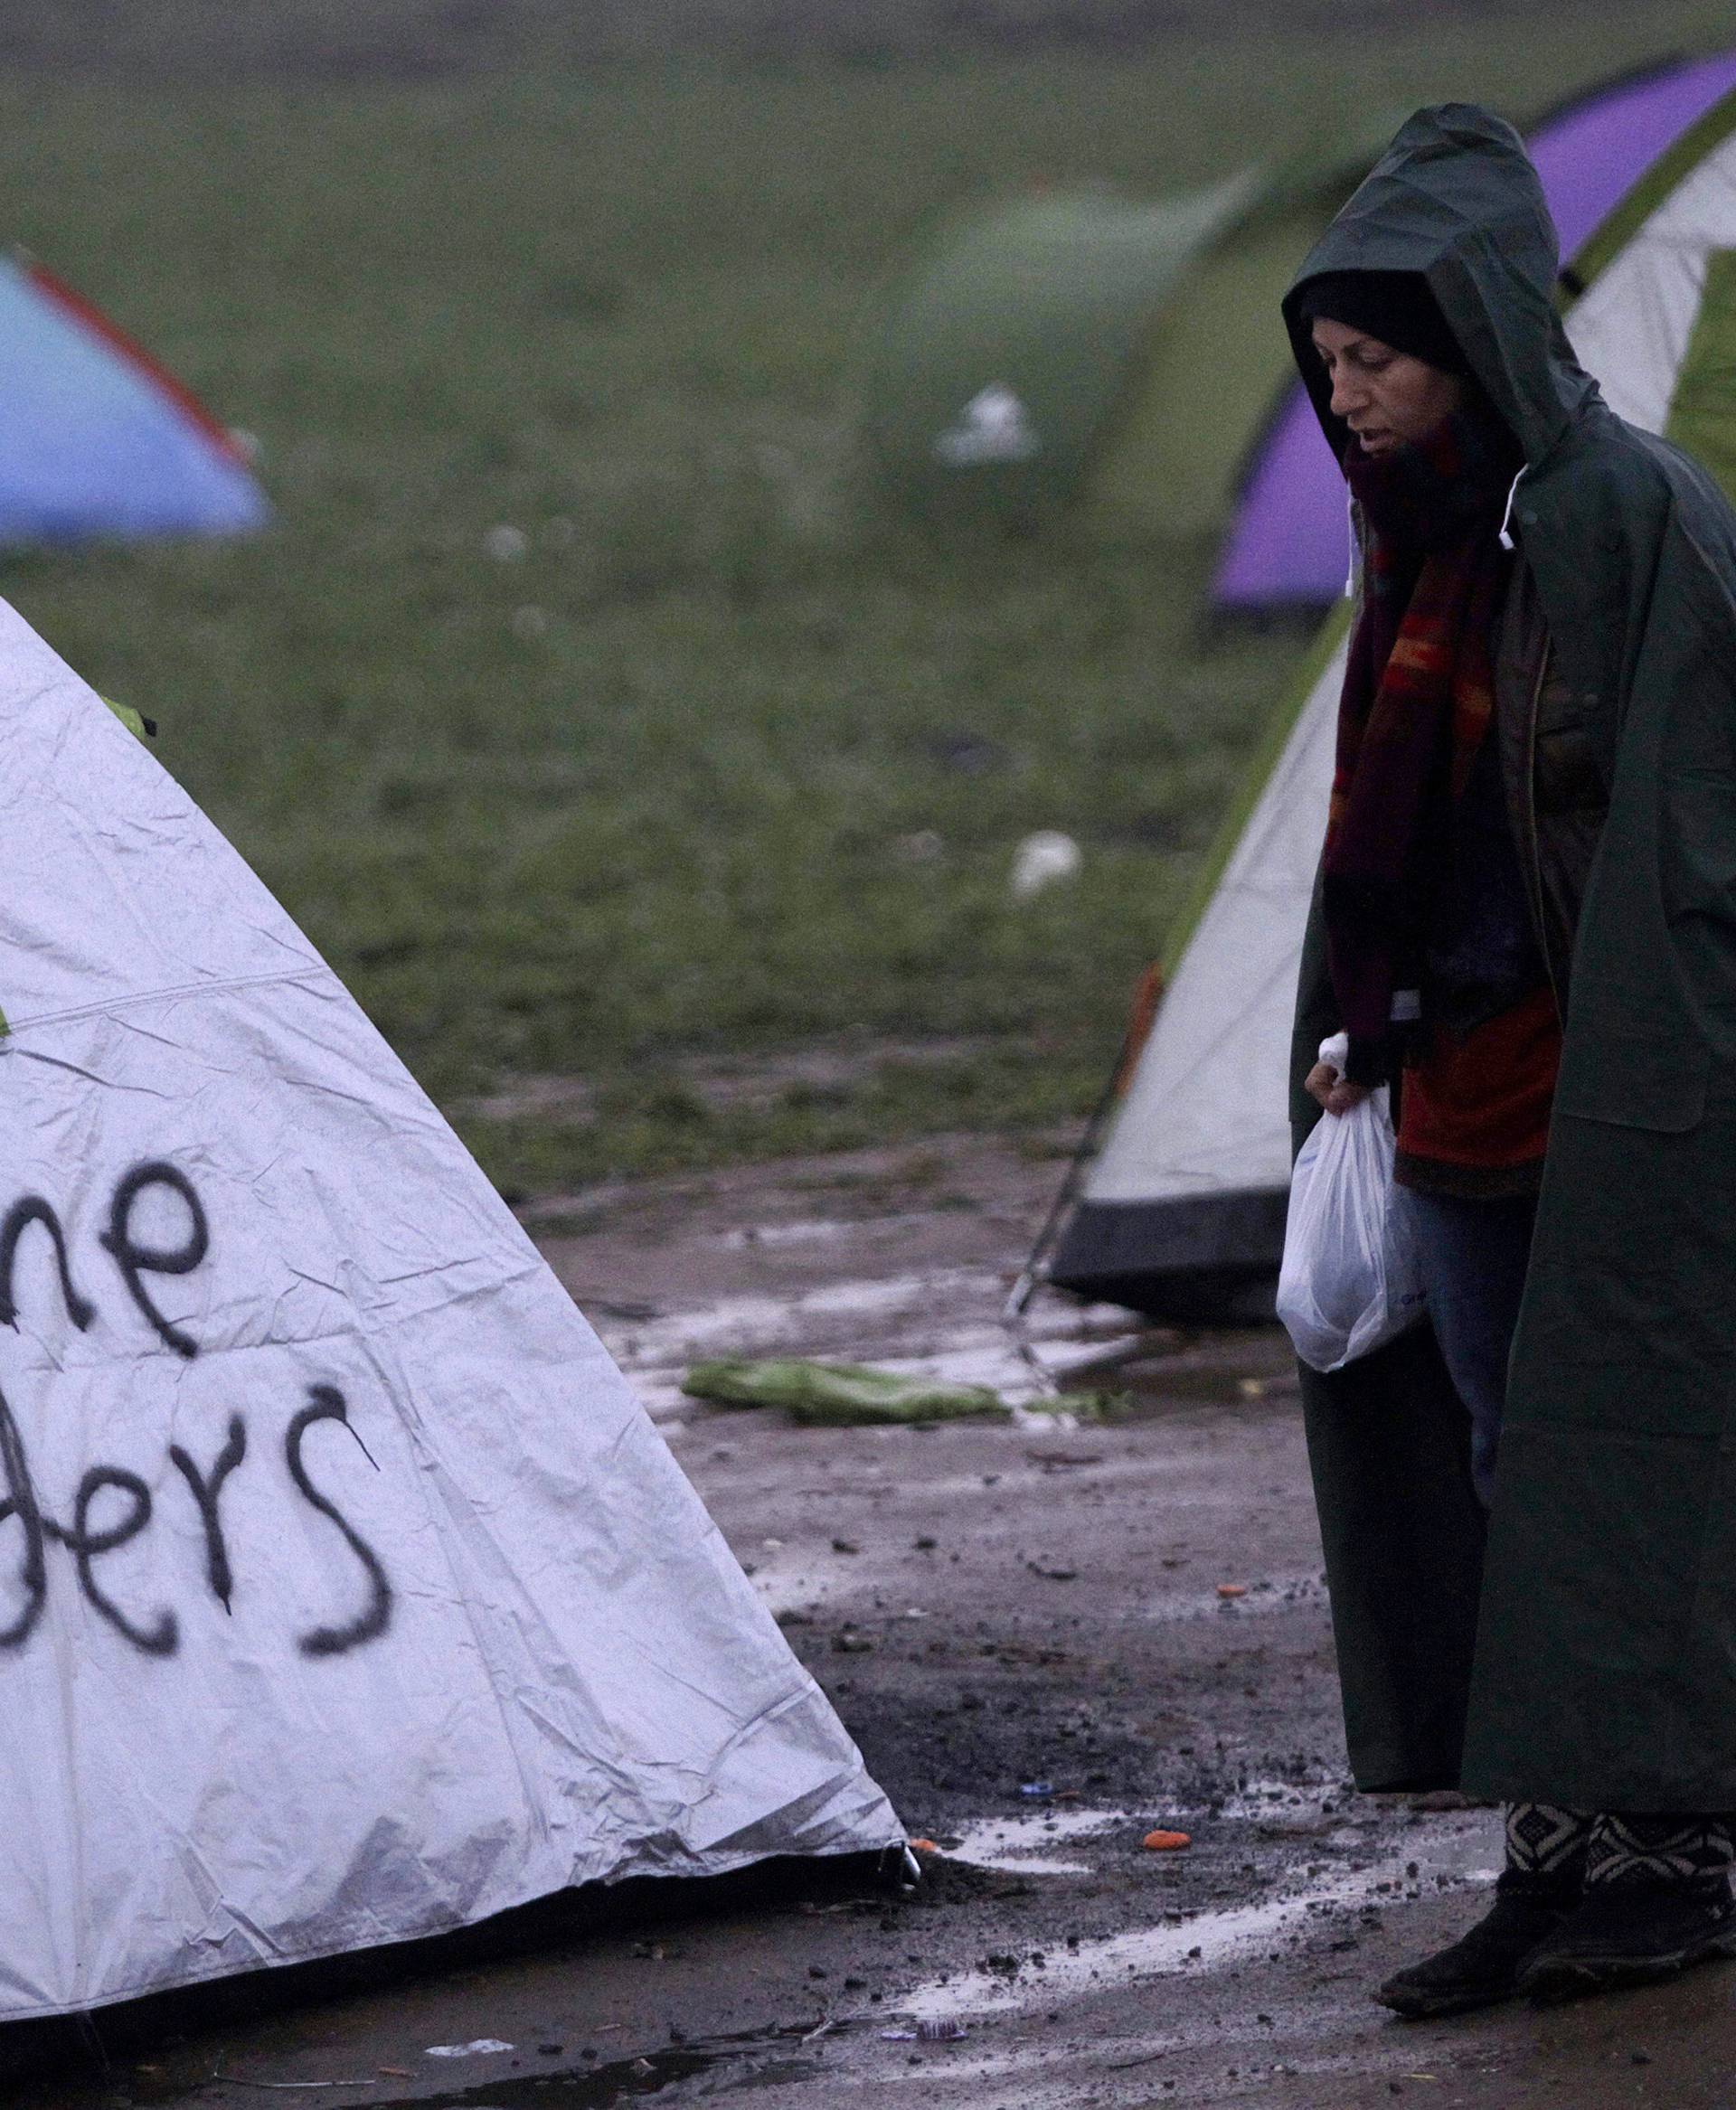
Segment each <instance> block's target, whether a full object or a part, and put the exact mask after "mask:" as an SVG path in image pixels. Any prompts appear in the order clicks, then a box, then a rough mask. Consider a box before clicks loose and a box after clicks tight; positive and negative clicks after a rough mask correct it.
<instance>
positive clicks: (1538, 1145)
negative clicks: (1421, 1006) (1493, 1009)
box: [1393, 984, 1561, 1195]
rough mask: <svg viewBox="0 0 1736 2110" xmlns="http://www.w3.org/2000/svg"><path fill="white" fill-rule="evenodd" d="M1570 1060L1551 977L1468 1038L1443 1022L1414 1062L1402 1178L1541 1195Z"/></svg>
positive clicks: (1447, 1188)
mask: <svg viewBox="0 0 1736 2110" xmlns="http://www.w3.org/2000/svg"><path fill="white" fill-rule="evenodd" d="M1560 1067H1561V1019H1560V1017H1559V1016H1558V1014H1557V1013H1556V1009H1555V994H1554V991H1553V990H1552V989H1551V988H1550V987H1549V986H1548V984H1544V985H1543V987H1542V988H1540V989H1539V990H1538V991H1537V992H1536V993H1535V994H1533V995H1532V996H1528V997H1526V998H1525V1000H1524V1002H1523V1003H1516V1004H1514V1007H1513V1008H1512V1010H1510V1011H1504V1012H1503V1013H1501V1014H1500V1015H1499V1017H1497V1018H1492V1019H1490V1020H1488V1021H1487V1022H1486V1023H1485V1024H1483V1025H1480V1026H1477V1027H1476V1028H1475V1029H1474V1030H1473V1031H1471V1032H1469V1033H1467V1034H1466V1035H1465V1036H1464V1038H1463V1039H1458V1038H1457V1037H1455V1036H1454V1035H1453V1034H1451V1033H1448V1032H1446V1031H1443V1030H1442V1029H1441V1028H1439V1027H1437V1028H1435V1029H1434V1031H1432V1032H1430V1033H1429V1035H1428V1037H1427V1038H1426V1039H1425V1041H1423V1044H1422V1046H1421V1048H1420V1050H1419V1051H1418V1053H1417V1054H1416V1055H1415V1056H1414V1057H1413V1059H1412V1060H1411V1061H1410V1062H1408V1063H1407V1064H1406V1065H1405V1069H1404V1077H1403V1082H1402V1085H1401V1093H1400V1105H1399V1135H1398V1158H1397V1162H1396V1163H1395V1165H1394V1167H1393V1178H1394V1179H1395V1180H1397V1182H1399V1184H1400V1185H1401V1186H1405V1187H1417V1188H1421V1189H1424V1190H1426V1191H1429V1192H1436V1193H1448V1194H1467V1195H1477V1194H1486V1195H1497V1194H1524V1193H1531V1192H1534V1191H1535V1189H1536V1186H1537V1183H1538V1181H1539V1180H1540V1178H1541V1177H1542V1173H1543V1152H1544V1149H1545V1147H1546V1146H1547V1144H1548V1142H1549V1115H1550V1107H1551V1106H1552V1103H1553V1101H1554V1097H1555V1077H1556V1072H1557V1071H1558V1069H1560Z"/></svg>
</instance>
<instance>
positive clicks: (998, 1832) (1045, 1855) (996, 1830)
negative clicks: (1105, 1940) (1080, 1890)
mask: <svg viewBox="0 0 1736 2110" xmlns="http://www.w3.org/2000/svg"><path fill="white" fill-rule="evenodd" d="M1132 1823H1133V1819H1132V1818H1131V1817H1130V1816H1129V1815H1128V1814H1127V1811H1125V1810H1044V1811H1043V1812H1042V1813H1040V1814H1039V1813H1034V1812H1033V1814H1031V1815H1030V1816H1028V1817H1024V1816H1021V1817H986V1818H984V1819H983V1820H982V1821H981V1822H980V1823H976V1824H967V1826H966V1827H965V1829H964V1831H963V1832H961V1833H960V1834H959V1835H958V1845H957V1846H955V1847H952V1848H950V1849H949V1850H948V1859H949V1860H964V1861H968V1862H969V1863H970V1864H971V1866H972V1867H973V1868H978V1869H999V1870H1006V1871H1007V1872H1009V1873H1011V1874H1015V1875H1021V1876H1088V1875H1090V1873H1091V1867H1090V1862H1089V1861H1082V1860H1062V1859H1061V1857H1060V1856H1059V1855H1057V1854H1055V1853H1053V1852H1052V1851H1050V1850H1051V1849H1052V1848H1053V1847H1057V1846H1064V1845H1065V1844H1066V1842H1068V1840H1070V1839H1092V1838H1096V1837H1097V1836H1098V1835H1099V1833H1101V1832H1112V1831H1113V1830H1114V1829H1115V1827H1116V1826H1117V1825H1118V1824H1125V1825H1131V1824H1132Z"/></svg>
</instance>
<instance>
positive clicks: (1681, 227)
mask: <svg viewBox="0 0 1736 2110" xmlns="http://www.w3.org/2000/svg"><path fill="white" fill-rule="evenodd" d="M1562 287H1563V298H1564V299H1565V300H1570V301H1571V306H1568V309H1567V315H1566V323H1567V332H1568V335H1569V336H1570V337H1571V340H1572V343H1573V346H1574V349H1575V351H1576V352H1577V353H1578V354H1579V356H1580V361H1581V362H1582V363H1583V364H1584V365H1585V367H1586V368H1587V369H1588V370H1589V371H1590V372H1591V373H1593V374H1595V375H1596V376H1597V377H1598V379H1599V381H1600V382H1601V383H1602V386H1603V392H1604V396H1605V398H1606V400H1608V401H1609V405H1610V407H1611V408H1612V409H1613V410H1616V411H1618V413H1619V414H1620V415H1621V416H1622V417H1624V418H1628V419H1631V420H1632V421H1633V422H1634V423H1635V424H1637V425H1641V426H1644V427H1645V428H1646V429H1647V430H1649V431H1654V432H1662V433H1665V435H1667V437H1669V438H1672V439H1675V440H1679V441H1680V442H1681V444H1682V445H1683V446H1684V447H1687V448H1688V449H1689V451H1690V452H1691V453H1693V454H1694V456H1696V457H1698V459H1699V460H1700V461H1702V462H1703V464H1704V465H1705V466H1706V467H1707V468H1709V469H1710V470H1711V471H1712V473H1713V475H1714V476H1717V477H1718V479H1719V481H1720V483H1721V484H1722V485H1723V487H1724V489H1725V490H1726V491H1727V492H1729V493H1730V494H1731V495H1732V496H1736V95H1731V96H1728V97H1726V98H1725V99H1724V100H1723V101H1722V102H1721V103H1720V104H1718V105H1717V107H1716V108H1714V109H1712V111H1711V112H1709V113H1708V115H1707V116H1706V117H1705V118H1703V119H1702V120H1701V121H1700V123H1699V124H1698V125H1697V126H1695V127H1694V128H1693V129H1692V130H1691V131H1689V132H1688V133H1687V134H1685V135H1684V137H1683V138H1682V139H1681V140H1680V141H1678V142H1677V144H1676V146H1675V147H1673V148H1672V149H1671V150H1670V152H1669V153H1668V154H1666V155H1665V156H1664V158H1663V159H1662V160H1661V161H1660V162H1659V163H1657V164H1656V165H1655V166H1654V167H1653V168H1652V169H1651V170H1650V171H1649V172H1648V173H1647V174H1646V176H1645V177H1644V178H1642V180H1641V181H1640V183H1639V184H1637V186H1636V187H1635V189H1634V190H1633V191H1632V192H1631V193H1629V194H1628V197H1627V198H1626V199H1625V200H1624V202H1623V203H1622V204H1621V205H1620V206H1619V207H1618V209H1617V210H1616V212H1614V213H1612V214H1611V215H1610V217H1609V220H1608V221H1605V223H1604V225H1603V226H1602V227H1601V228H1599V231H1597V233H1596V234H1594V235H1593V236H1592V238H1591V240H1590V242H1589V243H1588V244H1587V246H1586V248H1585V249H1584V250H1581V252H1580V255H1579V256H1578V257H1576V258H1575V259H1574V260H1573V263H1572V266H1571V268H1570V269H1568V270H1567V271H1564V272H1563V274H1562ZM1322 444H1324V442H1323V443H1322ZM1345 628H1346V623H1345V616H1344V610H1343V609H1340V610H1338V611H1337V612H1336V613H1335V614H1334V615H1333V616H1332V617H1329V618H1328V620H1327V623H1326V627H1325V629H1324V630H1323V632H1322V634H1321V638H1320V641H1319V645H1318V646H1317V648H1316V652H1315V654H1314V655H1313V657H1312V659H1311V661H1310V663H1309V664H1308V666H1307V669H1306V671H1305V672H1304V674H1302V675H1301V677H1300V678H1299V679H1298V681H1297V683H1296V685H1295V686H1294V688H1293V689H1292V690H1291V692H1290V693H1289V694H1288V696H1287V697H1286V699H1285V700H1284V702H1283V703H1282V705H1281V706H1280V708H1279V710H1278V714H1277V716H1276V718H1275V720H1274V721H1273V724H1272V726H1271V728H1270V730H1269V733H1268V737H1267V739H1266V741H1265V742H1264V744H1263V746H1262V749H1261V751H1260V755H1259V756H1258V757H1257V758H1256V759H1255V762H1254V765H1253V767H1252V768H1251V770H1250V777H1249V779H1248V782H1247V785H1246V786H1245V787H1244V791H1243V796H1242V797H1241V800H1240V801H1239V802H1238V805H1237V806H1236V808H1235V811H1234V812H1233V813H1232V815H1231V818H1230V821H1229V823H1228V824H1227V826H1226V828H1225V830H1224V832H1223V834H1222V836H1221V837H1220V841H1219V844H1218V849H1217V852H1216V853H1215V854H1214V856H1213V857H1212V859H1211V860H1210V861H1209V862H1208V867H1207V872H1206V876H1205V881H1204V883H1203V885H1202V886H1201V888H1200V889H1199V890H1198V891H1197V892H1196V895H1195V897H1194V903H1193V905H1192V906H1191V908H1190V909H1189V911H1188V912H1187V914H1185V915H1184V918H1182V921H1181V925H1180V928H1178V930H1177V931H1176V933H1175V936H1174V937H1173V938H1172V941H1171V945H1170V948H1169V951H1168V953H1167V955H1166V956H1165V963H1164V966H1165V992H1164V998H1163V1003H1162V1004H1161V1007H1160V1008H1159V1010H1158V1012H1157V1013H1156V1021H1155V1022H1154V1024H1153V1026H1152V1029H1151V1031H1150V1033H1149V1036H1148V1037H1147V1039H1146V1041H1145V1044H1144V1047H1143V1048H1142V1049H1140V1050H1137V1057H1136V1059H1134V1060H1127V1061H1124V1063H1123V1066H1122V1071H1121V1077H1120V1088H1119V1091H1118V1096H1117V1097H1116V1099H1115V1101H1114V1103H1113V1105H1112V1107H1111V1109H1110V1110H1109V1116H1108V1120H1107V1124H1106V1125H1105V1126H1103V1127H1102V1128H1101V1130H1100V1134H1101V1137H1102V1140H1101V1146H1100V1148H1099V1149H1098V1150H1097V1153H1096V1155H1095V1157H1094V1158H1093V1160H1092V1161H1091V1163H1090V1165H1089V1167H1088V1168H1087V1169H1086V1170H1085V1172H1084V1173H1083V1176H1082V1178H1081V1179H1080V1182H1079V1185H1078V1188H1077V1191H1076V1192H1075V1193H1073V1194H1071V1195H1070V1196H1069V1197H1068V1200H1067V1205H1066V1206H1065V1207H1064V1208H1062V1209H1061V1210H1058V1212H1057V1216H1056V1218H1055V1220H1054V1223H1053V1229H1054V1233H1055V1237H1054V1243H1053V1249H1052V1253H1051V1254H1050V1255H1049V1257H1048V1258H1046V1259H1044V1260H1043V1262H1042V1272H1043V1275H1044V1276H1046V1278H1047V1279H1048V1280H1050V1281H1052V1282H1053V1283H1055V1284H1056V1285H1058V1286H1061V1287H1062V1288H1065V1289H1071V1290H1073V1291H1076V1292H1078V1293H1079V1294H1080V1295H1090V1296H1097V1297H1103V1298H1106V1299H1109V1300H1111V1301H1113V1302H1116V1303H1119V1304H1126V1305H1132V1306H1133V1307H1135V1308H1136V1309H1137V1310H1141V1311H1146V1312H1149V1313H1151V1314H1154V1315H1156V1316H1159V1317H1170V1318H1177V1319H1184V1320H1186V1319H1203V1318H1224V1317H1235V1316H1241V1315H1249V1316H1251V1315H1255V1314H1260V1313H1262V1312H1263V1313H1268V1314H1269V1311H1270V1308H1271V1293H1272V1289H1273V1286H1274V1285H1275V1283H1276V1279H1277V1273H1278V1258H1279V1256H1280V1253H1281V1251H1282V1248H1283V1239H1284V1214H1285V1205H1286V1201H1287V1198H1288V1190H1289V1168H1290V1145H1289V1122H1288V1101H1289V1088H1290V1078H1289V1067H1290V1016H1291V1010H1292V1006H1293V1003H1294V999H1295V994H1296V984H1297V969H1298V966H1299V965H1300V959H1301V949H1302V937H1303V930H1304V928H1305V926H1306V924H1307V913H1308V902H1309V898H1310V894H1311V891H1312V888H1313V883H1314V874H1315V867H1316V863H1317V862H1318V858H1319V852H1320V842H1321V837H1322V835H1323V834H1324V833H1325V829H1326V796H1327V792H1328V790H1329V787H1330V785H1331V780H1332V755H1333V744H1334V738H1335V720H1336V715H1337V703H1338V692H1339V689H1340V687H1341V685H1342V682H1343V674H1344V639H1345Z"/></svg>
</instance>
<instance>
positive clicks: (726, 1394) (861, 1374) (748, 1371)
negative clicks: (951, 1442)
mask: <svg viewBox="0 0 1736 2110" xmlns="http://www.w3.org/2000/svg"><path fill="white" fill-rule="evenodd" d="M681 1389H682V1390H683V1391H684V1392H685V1393H686V1394H687V1396H688V1398H689V1399H710V1400H712V1401H714V1402H715V1403H716V1404H717V1405H718V1406H720V1407H781V1408H784V1410H785V1411H786V1412H787V1413H788V1415H789V1417H790V1418H791V1419H792V1420H795V1421H799V1422H803V1423H813V1424H819V1425H825V1426H830V1427H840V1428H847V1427H857V1426H865V1425H868V1424H872V1423H875V1422H901V1421H959V1420H963V1419H965V1418H967V1417H968V1416H971V1415H981V1414H992V1415H997V1416H1000V1417H1002V1418H1005V1416H1007V1415H1008V1414H1010V1413H1011V1412H1012V1409H1011V1408H1009V1407H1008V1406H1007V1404H1006V1402H1005V1400H1004V1399H1002V1398H1001V1396H1000V1394H999V1393H998V1392H995V1391H992V1390H991V1389H989V1388H988V1386H986V1385H949V1384H946V1383H944V1382H942V1381H941V1380H939V1379H935V1378H909V1377H900V1376H899V1375H898V1374H897V1372H895V1371H883V1370H873V1369H871V1368H870V1367H869V1366H868V1365H867V1364H866V1363H860V1362H800V1361H794V1360H792V1359H786V1360H773V1361H762V1362H748V1361H729V1360H727V1359H726V1360H724V1361H716V1362H696V1363H694V1364H693V1367H692V1369H690V1370H689V1371H688V1372H687V1375H686V1376H685V1378H684V1379H683V1380H682V1386H681Z"/></svg>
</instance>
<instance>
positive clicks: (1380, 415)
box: [1314, 316, 1465, 457]
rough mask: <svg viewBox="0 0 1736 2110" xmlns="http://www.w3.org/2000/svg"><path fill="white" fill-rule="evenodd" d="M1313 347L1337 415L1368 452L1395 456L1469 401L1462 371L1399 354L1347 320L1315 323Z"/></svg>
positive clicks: (1323, 318)
mask: <svg viewBox="0 0 1736 2110" xmlns="http://www.w3.org/2000/svg"><path fill="white" fill-rule="evenodd" d="M1314 348H1315V350H1316V352H1317V353H1319V354H1320V359H1321V363H1322V364H1323V365H1324V366H1325V367H1326V378H1327V379H1328V380H1329V381H1331V383H1332V410H1333V415H1334V416H1335V417H1336V418H1342V419H1344V423H1345V424H1346V425H1348V426H1349V427H1350V429H1351V430H1352V431H1353V432H1354V434H1355V435H1356V438H1357V439H1358V441H1359V442H1360V444H1361V446H1362V449H1363V453H1364V454H1367V455H1373V456H1377V457H1378V456H1380V455H1384V454H1391V453H1392V451H1393V449H1394V448H1395V447H1411V446H1413V445H1414V444H1415V443H1416V442H1417V441H1418V440H1420V439H1427V438H1429V434H1430V433H1432V432H1435V431H1437V430H1439V428H1440V427H1441V426H1442V425H1444V424H1445V423H1446V422H1447V420H1448V418H1450V417H1451V416H1452V414H1453V412H1454V411H1455V410H1458V407H1459V405H1460V403H1461V402H1463V401H1464V400H1465V383H1464V381H1462V380H1461V379H1460V377H1459V376H1458V374H1456V373H1443V372H1441V370H1440V368H1439V367H1438V366H1430V365H1429V363H1428V361H1427V360H1424V359H1413V358H1412V357H1411V354H1410V353H1408V352H1395V351H1394V350H1393V349H1392V345H1390V344H1382V343H1381V341H1380V339H1379V338H1378V337H1371V336H1370V335H1369V334H1367V332H1366V331H1363V330H1355V329H1352V328H1351V326H1350V325H1349V324H1348V323H1334V322H1328V321H1327V320H1326V317H1325V316H1322V317H1321V319H1320V320H1319V321H1318V322H1317V323H1316V324H1315V325H1314Z"/></svg>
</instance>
